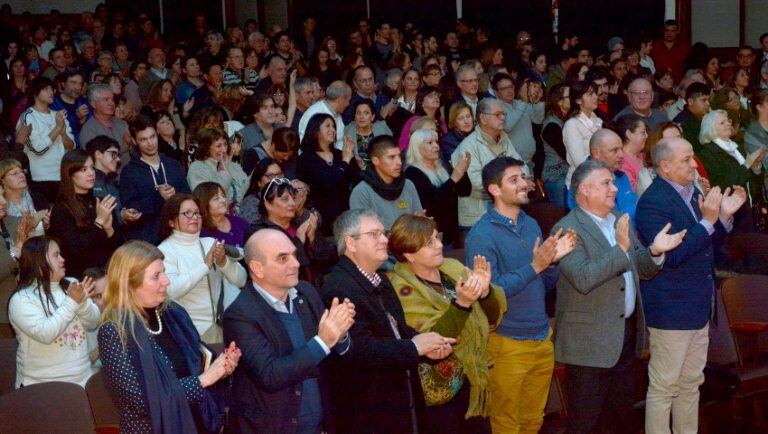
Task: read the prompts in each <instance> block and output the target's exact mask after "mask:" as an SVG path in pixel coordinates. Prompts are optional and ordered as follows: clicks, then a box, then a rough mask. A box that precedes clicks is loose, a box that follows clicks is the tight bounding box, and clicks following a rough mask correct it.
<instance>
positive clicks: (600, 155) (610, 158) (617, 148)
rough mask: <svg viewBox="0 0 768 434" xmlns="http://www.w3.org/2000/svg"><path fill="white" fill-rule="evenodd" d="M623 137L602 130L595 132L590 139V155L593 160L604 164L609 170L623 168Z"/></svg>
mask: <svg viewBox="0 0 768 434" xmlns="http://www.w3.org/2000/svg"><path fill="white" fill-rule="evenodd" d="M622 148H623V143H622V142H621V137H619V135H618V134H616V133H615V132H613V131H611V130H609V129H607V128H601V129H599V130H597V131H595V134H593V135H592V138H591V139H589V155H590V157H592V159H593V160H595V161H599V162H602V163H604V164H605V165H606V166H608V168H609V169H611V170H613V171H616V170H619V168H620V167H621V162H622V160H623V158H624V152H623V150H622Z"/></svg>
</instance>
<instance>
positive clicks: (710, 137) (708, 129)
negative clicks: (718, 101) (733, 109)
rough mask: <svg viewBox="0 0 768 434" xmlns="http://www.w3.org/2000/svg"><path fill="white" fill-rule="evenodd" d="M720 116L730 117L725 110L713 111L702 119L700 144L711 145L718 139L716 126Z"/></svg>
mask: <svg viewBox="0 0 768 434" xmlns="http://www.w3.org/2000/svg"><path fill="white" fill-rule="evenodd" d="M719 116H724V117H726V118H727V117H728V113H726V111H725V110H712V111H711V112H709V113H707V114H706V115H704V118H702V119H701V130H700V131H699V143H709V142H712V141H714V140H715V139H716V138H717V134H715V124H716V123H717V119H718V117H719Z"/></svg>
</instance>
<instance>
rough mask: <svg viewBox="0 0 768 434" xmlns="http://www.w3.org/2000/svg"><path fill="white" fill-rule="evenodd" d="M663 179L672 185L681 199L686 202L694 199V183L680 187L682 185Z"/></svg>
mask: <svg viewBox="0 0 768 434" xmlns="http://www.w3.org/2000/svg"><path fill="white" fill-rule="evenodd" d="M661 179H663V180H664V181H666V182H667V183H668V184H669V185H671V186H672V188H674V189H675V191H676V192H677V194H679V195H680V197H682V198H683V199H684V200H685V201H686V202H690V201H691V199H693V190H694V186H693V183H692V182H691V183H690V184H688V185H680V184H678V183H676V182H675V181H672V180H669V179H667V178H664V177H661Z"/></svg>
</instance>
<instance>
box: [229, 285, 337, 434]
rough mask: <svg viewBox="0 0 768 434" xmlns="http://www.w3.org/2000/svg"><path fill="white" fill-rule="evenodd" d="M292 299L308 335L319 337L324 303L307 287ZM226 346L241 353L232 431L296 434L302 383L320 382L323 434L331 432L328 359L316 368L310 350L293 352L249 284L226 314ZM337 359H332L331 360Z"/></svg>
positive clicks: (271, 312) (235, 380) (235, 379)
mask: <svg viewBox="0 0 768 434" xmlns="http://www.w3.org/2000/svg"><path fill="white" fill-rule="evenodd" d="M296 290H297V292H298V295H297V297H296V298H295V299H294V300H293V307H294V309H298V313H299V317H300V318H301V325H302V328H303V329H304V335H305V336H306V337H307V339H311V338H312V337H313V336H315V335H317V325H318V323H319V322H320V317H321V316H322V315H323V310H324V307H323V304H322V301H321V300H320V296H319V295H318V293H317V290H315V288H314V287H313V286H312V285H310V284H309V283H306V282H300V283H299V284H298V285H297V286H296ZM224 341H225V342H231V341H235V342H236V343H237V346H238V347H239V348H240V349H241V350H242V352H243V355H242V358H241V359H240V364H239V366H238V368H237V370H236V371H235V373H234V375H233V380H232V407H231V422H230V426H229V427H228V429H227V432H236V433H264V434H268V433H274V434H283V433H285V434H290V433H294V432H296V429H297V427H298V425H297V418H298V416H299V410H300V408H301V390H302V381H304V380H305V379H307V378H318V380H319V383H320V395H321V399H322V402H323V413H324V420H325V422H324V425H325V427H324V430H325V431H329V432H331V431H332V426H331V424H330V423H329V422H330V412H329V406H328V397H327V393H326V385H325V381H324V379H325V378H324V375H323V374H322V373H323V370H324V365H325V364H327V362H328V361H329V360H328V358H326V359H325V360H323V362H321V363H320V365H319V366H318V365H316V364H315V363H314V360H313V358H312V355H311V354H310V350H309V347H308V346H304V347H303V348H299V349H294V348H293V344H292V343H291V339H290V337H289V336H288V332H287V331H286V330H285V327H283V324H282V322H281V321H280V318H279V317H278V316H277V313H276V312H275V310H274V309H273V308H272V307H271V306H270V305H269V304H268V303H267V302H266V300H264V298H263V297H262V296H261V295H260V294H259V293H258V292H257V291H256V289H254V287H253V284H252V283H251V282H248V284H247V285H246V286H245V287H244V288H243V289H242V291H240V294H239V295H238V296H237V298H236V299H235V301H234V302H232V304H231V305H230V306H229V307H228V308H227V310H226V311H225V312H224ZM329 357H333V356H329Z"/></svg>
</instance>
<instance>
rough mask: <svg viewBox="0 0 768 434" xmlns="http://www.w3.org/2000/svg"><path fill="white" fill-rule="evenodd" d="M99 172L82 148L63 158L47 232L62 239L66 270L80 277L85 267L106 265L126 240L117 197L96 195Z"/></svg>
mask: <svg viewBox="0 0 768 434" xmlns="http://www.w3.org/2000/svg"><path fill="white" fill-rule="evenodd" d="M95 184H96V173H95V171H94V168H93V159H92V158H91V156H90V155H88V152H86V151H84V150H82V149H73V150H71V151H69V152H67V153H66V154H64V158H62V159H61V185H60V186H59V193H58V198H57V199H56V203H55V204H54V206H53V208H52V210H51V227H50V229H49V231H48V234H49V235H51V236H54V237H56V238H58V239H59V240H60V244H59V245H60V247H61V253H62V256H64V257H65V258H67V273H68V274H69V275H70V276H72V277H74V278H76V279H81V278H82V276H83V271H85V270H86V269H88V268H91V267H102V266H104V265H106V263H107V261H108V260H109V257H110V256H111V255H112V252H114V251H115V249H117V248H118V247H119V246H120V244H122V243H123V236H122V235H121V234H120V232H119V231H117V230H115V229H116V228H117V221H116V219H115V217H114V214H113V211H114V210H115V208H116V207H117V199H116V198H115V197H114V196H111V195H107V196H105V197H104V198H103V199H98V198H96V196H94V192H93V187H94V185H95Z"/></svg>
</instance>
